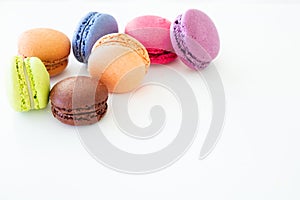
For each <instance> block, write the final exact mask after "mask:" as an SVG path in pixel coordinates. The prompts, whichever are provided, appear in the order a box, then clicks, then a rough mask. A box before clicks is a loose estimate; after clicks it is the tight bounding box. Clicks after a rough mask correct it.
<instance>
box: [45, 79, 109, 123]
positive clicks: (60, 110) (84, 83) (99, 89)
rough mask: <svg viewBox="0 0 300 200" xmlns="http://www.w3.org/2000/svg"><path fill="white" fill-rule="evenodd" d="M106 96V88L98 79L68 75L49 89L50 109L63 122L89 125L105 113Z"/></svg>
mask: <svg viewBox="0 0 300 200" xmlns="http://www.w3.org/2000/svg"><path fill="white" fill-rule="evenodd" d="M107 98H108V91H107V88H106V86H105V85H103V84H102V83H101V82H99V80H98V79H95V78H91V77H87V76H77V77H69V78H66V79H63V80H61V81H59V82H58V83H56V84H55V85H54V86H53V88H52V89H51V92H50V101H51V111H52V114H53V116H54V117H55V118H56V119H58V120H59V121H61V122H62V123H64V124H68V125H75V126H83V125H90V124H94V123H96V122H98V121H99V120H100V119H101V118H102V117H103V116H104V114H105V113H106V110H107V103H106V101H107Z"/></svg>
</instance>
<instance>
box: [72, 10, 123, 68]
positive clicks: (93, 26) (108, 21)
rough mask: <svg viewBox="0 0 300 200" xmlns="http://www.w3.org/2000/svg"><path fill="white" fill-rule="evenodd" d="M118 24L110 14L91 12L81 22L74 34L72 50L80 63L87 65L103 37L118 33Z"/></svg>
mask: <svg viewBox="0 0 300 200" xmlns="http://www.w3.org/2000/svg"><path fill="white" fill-rule="evenodd" d="M117 32H118V24H117V21H116V20H115V18H114V17H113V16H111V15H109V14H103V13H98V12H89V13H88V14H86V15H85V16H84V17H83V18H82V20H81V21H80V22H79V24H78V27H77V29H76V30H75V32H74V36H73V41H72V49H73V53H74V56H75V58H76V59H77V60H78V61H79V62H83V63H87V61H88V57H89V55H90V53H91V50H92V47H93V45H94V43H95V42H96V41H97V40H98V39H99V38H101V37H102V36H104V35H106V34H109V33H117Z"/></svg>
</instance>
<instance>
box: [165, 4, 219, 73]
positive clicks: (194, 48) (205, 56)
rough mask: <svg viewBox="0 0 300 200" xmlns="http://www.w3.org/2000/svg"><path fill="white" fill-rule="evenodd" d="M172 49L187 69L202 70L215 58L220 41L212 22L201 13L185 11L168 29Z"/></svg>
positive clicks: (194, 10) (193, 10) (191, 10)
mask: <svg viewBox="0 0 300 200" xmlns="http://www.w3.org/2000/svg"><path fill="white" fill-rule="evenodd" d="M170 34H171V35H170V36H171V42H172V45H173V48H174V50H175V52H176V54H177V55H178V57H179V58H180V59H181V61H182V62H183V63H185V64H186V65H187V66H188V67H190V68H192V69H196V70H199V69H202V68H205V67H207V66H208V65H209V64H210V62H211V61H212V60H213V59H214V58H216V56H217V55H218V53H219V50H220V39H219V35H218V31H217V29H216V26H215V25H214V23H213V21H212V20H211V19H210V18H209V17H208V16H207V15H206V14H205V13H203V12H202V11H200V10H196V9H190V10H187V11H186V12H185V13H183V14H182V15H179V16H178V17H177V18H176V20H175V22H173V23H172V25H171V28H170Z"/></svg>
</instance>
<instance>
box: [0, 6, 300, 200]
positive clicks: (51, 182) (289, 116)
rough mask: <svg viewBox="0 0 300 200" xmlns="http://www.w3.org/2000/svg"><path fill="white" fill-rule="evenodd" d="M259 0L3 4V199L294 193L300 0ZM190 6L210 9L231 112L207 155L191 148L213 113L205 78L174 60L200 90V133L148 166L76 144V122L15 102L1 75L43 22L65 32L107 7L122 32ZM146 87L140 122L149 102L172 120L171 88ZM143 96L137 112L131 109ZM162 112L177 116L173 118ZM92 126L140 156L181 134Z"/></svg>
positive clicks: (235, 198) (71, 69) (109, 122)
mask: <svg viewBox="0 0 300 200" xmlns="http://www.w3.org/2000/svg"><path fill="white" fill-rule="evenodd" d="M196 2H197V3H196ZM259 2H262V1H258V0H257V1H256V0H253V1H244V2H241V1H234V0H231V1H221V0H220V1H217V0H212V1H208V0H207V1H192V0H190V1H158V0H152V1H145V2H144V1H116V0H115V1H100V0H99V1H96V0H94V1H52V3H50V2H47V1H44V2H43V1H42V2H38V1H36V2H34V1H33V2H28V1H20V2H17V1H1V3H0V13H1V19H0V20H1V27H2V28H1V39H2V40H1V45H0V53H1V59H0V60H1V69H2V72H1V73H0V80H1V82H0V95H1V96H0V97H1V98H0V110H1V114H2V117H1V132H0V200H16V199H22V200H27V199H28V200H29V199H30V200H37V199H43V200H46V199H49V200H50V199H56V200H66V199H72V200H79V199H80V200H83V199H84V200H87V199H88V200H92V199H132V200H135V199H145V200H148V199H149V200H150V199H151V200H153V199H190V200H193V199H195V200H196V199H197V200H198V199H205V200H220V199H230V200H240V199H243V200H246V199H247V200H248V199H249V200H250V199H251V200H253V199H256V200H258V199H272V200H277V199H289V200H296V199H300V192H299V186H300V156H299V152H300V145H299V143H300V127H299V118H300V117H299V113H300V106H299V102H300V87H299V85H300V79H299V76H300V61H299V55H300V26H299V19H300V12H299V10H300V4H297V1H296V0H295V1H284V0H282V1H279V0H277V1H271V0H268V1H265V2H266V3H259ZM293 2H294V3H293ZM188 8H197V9H200V10H202V11H204V12H206V13H207V14H208V15H209V16H210V17H211V18H212V19H213V20H214V22H215V24H216V26H217V28H218V30H219V34H220V39H221V51H220V54H219V56H218V57H217V59H216V60H215V61H214V64H215V66H216V67H217V69H218V71H219V73H220V76H221V78H222V81H223V84H224V88H225V94H226V121H225V125H224V129H223V133H222V137H221V139H220V141H219V143H218V144H217V146H216V148H215V149H214V151H213V152H212V153H211V154H210V155H209V156H208V157H207V158H206V159H204V160H198V156H199V152H200V148H201V146H202V144H203V141H204V138H205V134H206V132H207V129H208V125H209V119H210V114H211V111H210V107H211V105H210V101H209V95H208V94H207V90H206V88H205V84H204V83H203V80H201V78H199V77H198V78H197V76H194V75H193V74H192V75H191V74H186V73H185V72H186V70H185V66H184V65H183V64H181V63H180V62H179V61H176V62H175V63H172V65H171V66H172V67H174V68H175V69H177V70H178V71H180V72H182V74H183V75H184V76H186V77H187V80H188V81H189V82H190V83H191V86H192V88H193V89H194V91H195V94H196V96H197V99H198V103H199V110H200V125H199V133H198V136H197V138H196V139H195V141H194V143H193V145H192V146H191V148H190V149H189V151H187V152H186V154H185V155H184V156H183V157H182V158H181V159H180V160H179V161H178V162H176V163H175V164H174V165H172V166H170V167H168V168H166V169H164V170H163V171H159V172H156V173H153V174H147V175H128V174H122V173H119V172H115V171H114V170H111V169H109V168H107V167H105V166H103V165H101V164H100V163H98V162H97V161H96V160H94V159H93V158H92V156H91V155H90V154H89V153H88V152H87V151H86V150H85V149H84V147H83V146H82V145H81V143H80V140H79V138H78V135H77V132H76V128H74V127H71V126H66V125H64V124H61V123H60V122H58V121H57V120H56V119H54V118H53V117H52V115H51V112H50V106H48V108H47V109H46V110H43V111H33V112H28V113H16V112H15V111H13V110H12V109H11V108H10V106H9V104H8V102H7V97H6V91H5V78H7V76H8V70H9V67H10V58H11V57H12V56H13V55H15V54H16V53H17V48H16V44H17V39H18V36H19V35H20V34H21V33H22V32H23V31H25V30H27V29H30V28H34V27H49V28H54V29H57V30H60V31H62V32H64V33H65V34H67V35H68V36H69V38H70V39H71V38H72V35H73V31H74V29H75V27H76V25H77V23H78V21H79V19H80V18H81V17H82V16H83V15H85V13H86V12H88V11H99V12H104V13H109V14H111V15H113V16H114V17H115V18H116V19H117V21H118V22H119V29H120V32H123V31H124V27H125V25H126V23H127V22H128V21H129V20H131V19H132V18H134V17H136V16H140V15H146V14H154V15H159V16H162V17H165V18H168V19H170V20H171V21H173V19H175V17H176V16H177V15H178V14H181V13H182V12H184V11H185V10H186V9H188ZM83 67H84V66H82V65H81V64H79V63H78V62H77V61H76V60H75V59H74V57H73V55H72V54H71V55H70V65H69V66H68V68H67V70H66V71H65V72H64V73H63V74H61V75H60V76H58V77H55V78H54V79H52V81H51V85H53V84H54V83H55V82H57V81H58V80H61V79H63V78H64V77H68V76H72V75H76V74H78V71H79V70H80V69H82V68H83ZM152 67H153V70H155V66H152ZM150 70H151V69H150ZM83 71H84V70H83ZM144 95H145V96H143V95H137V97H136V98H134V99H133V101H135V102H134V103H132V104H130V105H129V110H130V113H131V116H132V119H133V121H135V123H137V124H140V125H142V124H147V123H148V121H147V120H149V119H148V118H147V116H146V117H145V116H144V113H149V112H148V111H149V109H150V108H151V106H153V105H155V104H162V105H163V106H165V107H166V112H168V111H171V114H170V113H169V114H168V116H169V117H170V116H177V115H176V114H178V113H179V111H178V102H176V98H174V97H172V95H171V93H169V92H168V91H163V89H162V88H152V90H150V94H144ZM150 96H151V97H152V98H149V97H150ZM161 97H165V98H161ZM149 99H150V100H149ZM166 99H168V100H167V101H166ZM143 103H144V106H145V108H143V109H144V110H143V109H142V111H140V109H137V107H139V108H140V107H143ZM135 105H138V106H137V107H135ZM176 109H177V111H176ZM174 110H175V111H174ZM168 119H169V121H168V122H170V123H171V124H175V125H176V124H177V123H179V122H178V121H179V120H180V119H176V117H174V118H172V117H170V118H168ZM172 120H173V121H172ZM99 126H101V127H102V128H103V130H104V132H105V133H106V136H107V137H108V138H109V140H110V141H111V142H112V143H113V144H114V145H116V146H118V147H119V148H121V149H124V150H126V151H129V152H136V153H137V152H140V153H145V152H151V151H155V150H158V149H160V148H163V147H164V146H166V145H167V144H168V142H170V141H171V140H172V138H174V137H175V135H176V130H174V131H170V130H172V128H173V129H176V126H174V127H172V126H170V127H169V126H166V130H165V131H164V132H163V133H162V135H161V136H159V137H158V138H154V139H152V140H151V141H147V142H143V143H140V142H142V141H132V140H133V139H131V138H127V137H125V136H124V135H123V134H122V133H119V132H118V129H117V128H116V126H115V125H114V122H113V119H112V113H111V111H110V110H109V111H108V113H107V115H106V116H105V118H104V119H103V120H102V121H101V122H100V123H99ZM173 133H174V134H173ZM141 144H142V145H141Z"/></svg>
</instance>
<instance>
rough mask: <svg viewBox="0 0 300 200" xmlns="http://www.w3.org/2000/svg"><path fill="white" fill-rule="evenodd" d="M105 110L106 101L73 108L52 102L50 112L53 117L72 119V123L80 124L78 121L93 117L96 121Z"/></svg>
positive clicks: (89, 119)
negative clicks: (66, 107)
mask: <svg viewBox="0 0 300 200" xmlns="http://www.w3.org/2000/svg"><path fill="white" fill-rule="evenodd" d="M106 110H107V103H106V101H103V102H101V103H98V104H96V105H92V106H88V107H83V108H74V109H65V108H59V107H57V106H55V105H54V104H52V112H53V115H54V116H55V117H57V118H60V119H62V120H70V121H74V123H78V124H80V121H92V120H95V119H97V121H98V120H99V119H100V118H101V117H102V116H103V115H104V114H105V112H106Z"/></svg>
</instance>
